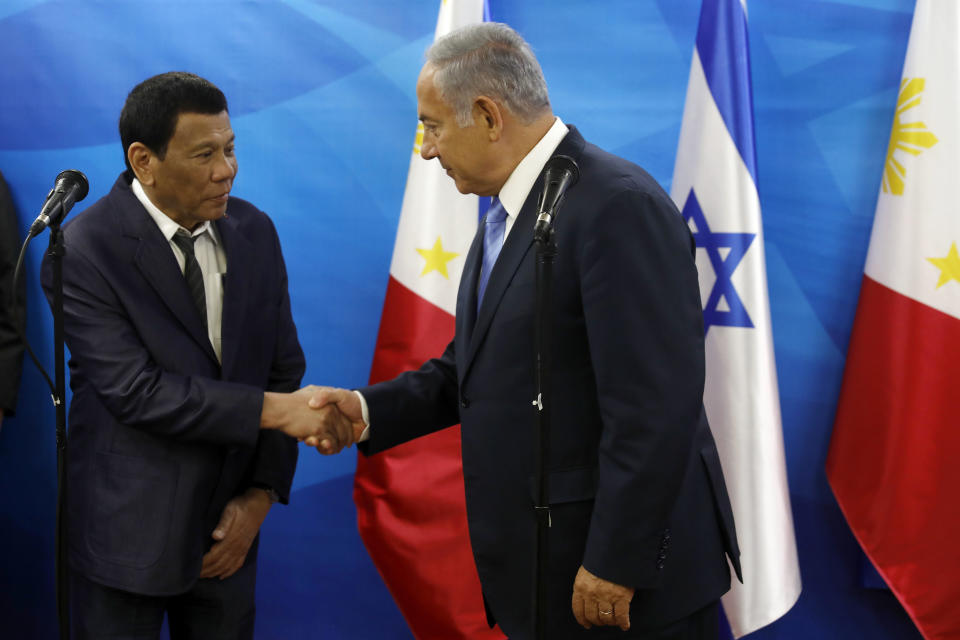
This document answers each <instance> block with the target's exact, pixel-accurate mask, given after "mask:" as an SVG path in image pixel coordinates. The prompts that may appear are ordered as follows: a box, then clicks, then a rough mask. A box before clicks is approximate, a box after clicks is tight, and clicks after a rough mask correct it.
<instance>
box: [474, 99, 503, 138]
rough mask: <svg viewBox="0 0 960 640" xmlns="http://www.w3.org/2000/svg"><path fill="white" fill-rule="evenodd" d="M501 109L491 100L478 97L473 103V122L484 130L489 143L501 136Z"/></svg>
mask: <svg viewBox="0 0 960 640" xmlns="http://www.w3.org/2000/svg"><path fill="white" fill-rule="evenodd" d="M503 116H504V113H503V109H502V108H501V107H500V105H499V104H498V103H497V102H496V101H494V100H493V99H492V98H488V97H487V96H479V97H478V98H477V99H476V100H474V101H473V121H474V122H475V123H476V124H477V125H479V126H481V127H483V128H484V129H485V130H486V133H487V137H488V138H489V139H490V142H496V141H497V140H499V139H500V136H501V135H503Z"/></svg>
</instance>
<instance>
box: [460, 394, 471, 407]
mask: <svg viewBox="0 0 960 640" xmlns="http://www.w3.org/2000/svg"><path fill="white" fill-rule="evenodd" d="M460 406H461V407H462V408H464V409H469V408H470V399H469V398H467V397H466V396H462V397H461V398H460Z"/></svg>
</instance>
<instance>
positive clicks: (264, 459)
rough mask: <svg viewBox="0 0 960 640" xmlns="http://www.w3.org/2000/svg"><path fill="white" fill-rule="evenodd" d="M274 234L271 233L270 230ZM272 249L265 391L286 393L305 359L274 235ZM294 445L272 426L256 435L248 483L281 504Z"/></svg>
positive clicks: (293, 385)
mask: <svg viewBox="0 0 960 640" xmlns="http://www.w3.org/2000/svg"><path fill="white" fill-rule="evenodd" d="M274 233H275V232H274ZM274 252H275V256H276V265H277V273H278V278H277V291H278V292H279V296H278V302H277V308H276V311H275V312H276V314H277V337H276V352H275V356H274V359H273V364H272V366H271V368H270V382H269V384H268V387H267V389H268V391H279V392H283V393H289V392H291V391H296V390H297V389H299V388H300V381H301V380H302V378H303V374H304V371H305V369H306V361H305V360H304V357H303V350H302V349H301V348H300V341H299V340H298V339H297V328H296V326H295V325H294V324H293V315H292V314H291V311H290V293H289V290H288V282H287V268H286V265H285V263H284V260H283V253H282V251H281V249H280V241H279V239H278V238H277V237H276V235H274ZM258 416H259V414H258ZM297 455H298V447H297V441H296V440H295V439H294V438H291V437H290V436H288V435H286V434H285V433H283V432H281V431H277V430H274V429H262V430H261V431H260V435H259V436H258V437H257V453H256V457H255V458H254V463H253V476H252V480H251V484H254V485H258V484H259V485H266V486H268V487H271V488H272V489H273V490H274V491H276V492H277V493H278V494H279V496H280V501H281V502H282V503H284V504H287V502H288V501H289V499H290V487H291V485H292V483H293V474H294V471H295V470H296V467H297Z"/></svg>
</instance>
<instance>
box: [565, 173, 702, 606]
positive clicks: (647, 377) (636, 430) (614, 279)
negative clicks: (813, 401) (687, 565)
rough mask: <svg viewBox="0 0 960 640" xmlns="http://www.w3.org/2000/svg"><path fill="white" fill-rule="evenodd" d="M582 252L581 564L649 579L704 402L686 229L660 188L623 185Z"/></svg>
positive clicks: (642, 584) (623, 577)
mask: <svg viewBox="0 0 960 640" xmlns="http://www.w3.org/2000/svg"><path fill="white" fill-rule="evenodd" d="M579 260H580V265H579V266H580V280H581V282H580V284H581V292H582V299H583V308H584V316H585V320H586V327H587V333H588V339H589V343H590V355H591V359H592V363H593V367H594V375H595V379H596V386H597V390H598V398H599V403H600V411H601V418H602V425H603V431H602V434H601V438H600V446H599V461H598V489H597V495H596V501H595V505H594V511H593V515H592V520H591V523H590V531H589V535H588V538H587V546H586V551H585V555H584V560H583V564H584V566H585V567H586V568H587V570H589V571H591V572H592V573H594V574H596V575H598V576H600V577H602V578H604V579H606V580H610V581H613V582H616V583H618V584H624V585H628V586H631V587H636V588H648V587H653V586H656V584H657V577H658V572H657V570H656V564H657V554H658V552H659V548H660V541H661V537H662V536H663V534H664V531H665V530H666V529H667V528H668V527H669V517H670V513H671V511H672V508H673V505H674V503H675V500H676V497H677V495H678V493H679V490H680V484H681V481H682V479H683V477H684V474H685V472H686V465H687V464H688V460H689V459H690V451H691V447H692V446H693V443H694V436H695V431H696V425H697V422H698V419H699V416H700V413H701V407H702V394H703V382H704V361H703V358H704V354H703V328H702V316H701V307H700V293H699V286H698V283H697V271H696V265H695V263H694V260H693V257H692V256H691V249H690V236H689V231H688V229H687V228H686V226H685V225H684V223H683V221H682V218H681V217H680V216H679V215H678V214H677V212H676V209H675V208H674V207H673V206H672V204H671V203H670V202H669V201H668V200H667V199H666V195H665V194H662V195H661V194H651V193H646V192H643V191H636V190H629V191H623V192H621V193H619V194H617V195H615V196H613V197H612V198H611V199H610V200H609V201H608V202H607V203H606V204H605V205H604V206H603V207H601V209H600V211H599V215H598V217H597V218H596V219H595V224H593V225H591V226H590V229H589V236H588V237H587V238H586V240H585V241H584V242H583V243H582V245H581V248H580V252H579Z"/></svg>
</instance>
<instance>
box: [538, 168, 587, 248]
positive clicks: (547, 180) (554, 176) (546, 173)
mask: <svg viewBox="0 0 960 640" xmlns="http://www.w3.org/2000/svg"><path fill="white" fill-rule="evenodd" d="M579 179H580V169H579V168H578V167H577V163H576V162H574V160H573V158H571V157H570V156H563V155H560V156H553V157H552V158H550V159H549V160H548V161H547V164H546V166H545V167H544V169H543V191H542V192H541V193H540V201H539V202H538V203H537V224H536V226H535V227H534V228H533V235H534V237H535V238H536V239H537V240H538V241H541V240H546V239H547V238H548V237H549V235H550V232H551V228H552V226H553V219H554V218H555V217H556V215H557V209H559V208H560V203H561V202H562V201H563V194H564V193H566V191H567V189H569V188H570V187H572V186H573V185H575V184H576V183H577V180H579Z"/></svg>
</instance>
